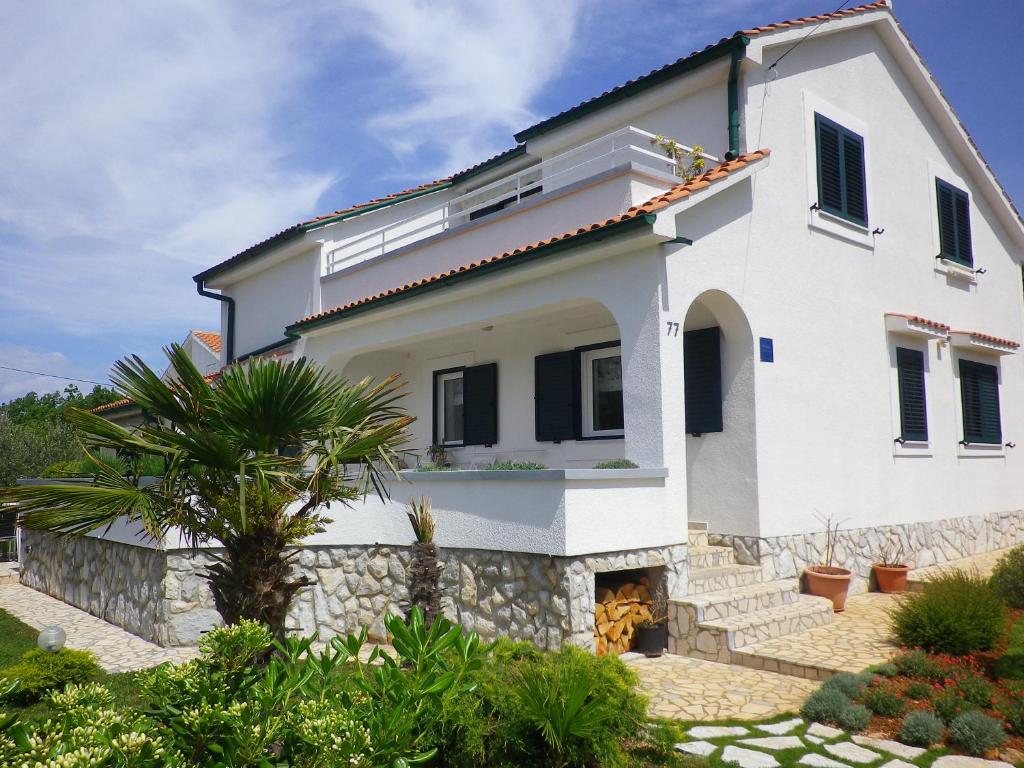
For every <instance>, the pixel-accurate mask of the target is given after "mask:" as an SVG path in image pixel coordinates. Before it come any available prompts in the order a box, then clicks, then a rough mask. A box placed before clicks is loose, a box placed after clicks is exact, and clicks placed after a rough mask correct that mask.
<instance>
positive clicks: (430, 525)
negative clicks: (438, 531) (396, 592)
mask: <svg viewBox="0 0 1024 768" xmlns="http://www.w3.org/2000/svg"><path fill="white" fill-rule="evenodd" d="M406 515H407V516H408V517H409V522H410V523H411V524H412V531H413V533H414V534H415V536H416V541H415V542H413V545H412V564H411V565H410V567H409V607H410V610H415V609H416V608H419V609H420V610H421V611H423V622H424V624H425V626H426V627H427V628H428V629H429V628H430V626H431V625H432V624H433V623H434V619H435V618H436V617H437V615H438V614H439V613H440V612H441V564H440V563H438V561H437V545H436V544H435V543H434V530H435V528H436V521H435V520H434V514H433V512H431V510H430V498H429V497H427V496H420V497H418V498H415V499H412V500H411V501H410V502H409V509H408V511H407V512H406Z"/></svg>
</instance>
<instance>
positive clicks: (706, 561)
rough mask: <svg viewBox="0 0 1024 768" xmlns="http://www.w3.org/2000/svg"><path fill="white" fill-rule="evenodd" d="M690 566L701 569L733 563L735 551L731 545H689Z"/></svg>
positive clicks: (734, 562)
mask: <svg viewBox="0 0 1024 768" xmlns="http://www.w3.org/2000/svg"><path fill="white" fill-rule="evenodd" d="M688 552H689V556H690V568H691V569H693V570H702V569H705V568H719V567H721V566H723V565H735V564H736V561H735V552H734V551H733V548H732V547H712V546H693V545H691V546H690V547H689V550H688Z"/></svg>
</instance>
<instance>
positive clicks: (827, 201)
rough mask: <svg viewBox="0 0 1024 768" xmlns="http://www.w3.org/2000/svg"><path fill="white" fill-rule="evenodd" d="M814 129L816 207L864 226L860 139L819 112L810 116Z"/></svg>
mask: <svg viewBox="0 0 1024 768" xmlns="http://www.w3.org/2000/svg"><path fill="white" fill-rule="evenodd" d="M814 130H815V135H816V137H817V152H818V206H819V207H820V208H821V209H822V210H823V211H827V212H829V213H832V214H835V215H836V216H841V217H842V218H844V219H848V220H850V221H853V222H856V223H858V224H862V225H864V226H867V223H868V196H867V181H866V176H865V171H864V139H863V138H862V137H861V136H859V135H858V134H856V133H854V132H853V131H850V130H847V129H846V128H843V127H842V126H841V125H838V124H836V123H833V122H832V121H831V120H829V119H828V118H826V117H822V116H821V115H819V114H815V115H814Z"/></svg>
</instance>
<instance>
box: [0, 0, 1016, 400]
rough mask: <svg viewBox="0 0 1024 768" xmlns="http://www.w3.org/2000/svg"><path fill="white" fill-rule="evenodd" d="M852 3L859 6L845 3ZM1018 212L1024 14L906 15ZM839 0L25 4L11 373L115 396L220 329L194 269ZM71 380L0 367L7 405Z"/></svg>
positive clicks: (17, 25)
mask: <svg viewBox="0 0 1024 768" xmlns="http://www.w3.org/2000/svg"><path fill="white" fill-rule="evenodd" d="M856 2H857V0H854V2H851V3H850V5H855V4H856ZM894 4H895V9H896V14H897V16H898V18H899V19H900V21H901V22H902V23H903V25H904V26H905V28H906V29H907V31H908V33H909V34H910V36H911V38H912V39H913V40H914V42H915V43H916V45H917V46H918V48H919V50H920V51H921V53H922V55H923V56H924V59H925V62H926V63H927V64H928V65H929V67H930V68H931V70H932V72H933V73H934V74H935V76H936V79H937V80H938V82H939V84H940V86H941V87H942V88H943V90H944V91H945V93H946V95H947V97H948V98H949V99H950V101H951V102H952V104H953V106H954V108H955V109H956V110H957V112H958V114H959V115H960V117H961V119H962V120H963V122H964V123H965V124H966V126H967V128H968V130H970V131H971V133H972V134H973V136H974V138H975V140H976V142H977V143H978V145H979V147H980V148H981V150H982V152H983V153H984V155H985V156H986V158H987V159H988V160H989V162H990V164H991V165H992V167H993V168H994V170H995V172H996V174H997V176H998V177H999V179H1000V181H1001V182H1002V183H1003V185H1004V186H1005V187H1006V188H1007V190H1008V191H1009V193H1010V195H1011V197H1012V198H1013V199H1014V200H1015V201H1016V202H1017V204H1018V207H1021V204H1022V203H1024V161H1022V157H1024V154H1022V153H1020V152H1019V151H1017V145H1018V144H1019V142H1020V126H1021V125H1024V74H1022V71H1021V67H1020V64H1019V61H1018V57H1017V56H1016V53H1017V49H1018V46H1019V44H1018V41H1017V39H1016V32H1017V30H1018V29H1019V27H1020V23H1021V21H1022V20H1024V5H1021V4H1020V3H1019V2H1017V0H981V1H979V2H975V3H971V4H969V5H968V4H965V3H962V2H960V0H895V3H894ZM836 5H838V2H837V1H836V0H833V1H832V2H830V3H827V2H824V0H775V1H774V2H772V3H766V2H763V0H761V1H760V2H757V1H756V0H716V1H715V2H695V1H687V2H675V3H671V2H666V3H662V4H661V5H660V6H659V9H658V11H657V12H656V13H652V12H651V7H650V5H649V4H643V3H618V2H610V0H592V1H590V2H584V1H583V0H560V1H559V2H550V0H509V1H508V2H502V3H493V2H488V1H487V0H478V1H477V2H468V1H463V2H459V1H456V0H452V1H451V2H438V1H436V0H435V1H432V2H427V1H426V0H420V1H419V2H417V1H416V0H392V1H391V2H388V3H381V2H374V0H337V1H331V2H328V1H327V0H317V1H314V0H306V1H305V2H300V3H287V2H283V1H282V2H269V1H263V2H261V1H260V0H252V1H250V2H245V3H243V2H236V3H209V2H207V0H161V1H159V2H158V1H156V0H145V1H142V2H137V3H132V4H129V5H128V6H125V5H123V4H120V3H115V2H113V1H112V0H111V1H110V2H105V3H104V2H98V3H89V4H86V3H78V4H68V3H64V2H60V1H59V0H42V1H41V2H36V3H16V4H13V5H10V6H9V7H8V8H7V9H6V10H5V19H4V25H3V26H2V27H0V103H2V104H4V105H5V108H4V110H3V113H2V115H0V148H2V149H0V152H2V153H3V162H2V163H0V365H3V366H9V367H16V368H25V369H31V370H36V371H44V372H48V373H54V374H59V375H63V376H76V377H82V378H85V379H91V380H96V381H105V380H106V372H107V371H108V370H109V367H110V364H111V363H112V362H113V361H114V360H116V359H118V358H120V357H123V356H125V355H127V354H130V353H139V354H141V355H142V356H143V357H144V358H146V359H147V360H149V361H151V362H152V363H154V364H156V365H160V364H161V362H162V356H161V354H160V348H161V346H163V345H164V344H167V343H169V342H171V341H175V340H180V339H182V338H183V337H184V336H185V334H186V333H187V331H188V329H189V328H214V329H215V328H216V318H217V310H216V306H215V302H213V301H211V300H208V299H202V298H200V297H199V296H197V295H196V293H195V289H194V285H193V283H192V281H191V275H193V274H195V273H196V272H199V271H201V270H202V269H203V268H205V267H207V266H210V265H212V264H214V263H216V262H218V261H221V260H222V259H224V258H227V257H229V256H231V255H233V254H234V253H236V252H237V251H239V250H241V249H243V248H245V247H246V246H248V245H250V244H252V243H254V242H257V241H259V240H262V239H264V238H265V237H266V236H268V235H270V234H272V233H274V232H276V231H279V230H280V229H282V228H283V227H285V226H288V225H289V224H292V223H294V222H296V221H299V220H301V219H303V218H306V217H307V216H309V215H312V214H316V213H323V212H326V211H330V210H334V209H336V208H340V207H343V206H345V205H348V204H351V203H353V202H358V201H361V200H366V199H369V198H372V197H375V196H379V195H382V194H387V193H388V192H391V191H395V190H397V189H401V188H404V187H407V186H412V185H415V184H418V183H421V182H423V181H425V180H429V179H433V178H437V177H440V176H444V175H446V174H447V173H449V172H450V171H452V170H457V169H459V168H463V167H466V166H469V165H472V164H474V163H475V162H477V161H479V160H481V159H484V158H486V157H489V156H490V155H492V154H494V153H496V152H498V151H500V150H502V149H505V148H507V147H509V146H511V145H512V143H513V139H512V134H513V133H514V132H515V131H517V130H520V129H522V128H525V127H527V126H529V125H531V124H532V123H534V122H536V121H537V120H538V119H540V118H543V117H546V116H548V115H550V114H554V113H556V112H559V111H561V110H562V109H564V108H566V107H567V106H571V105H573V104H575V103H577V102H579V101H581V100H583V99H585V98H589V97H591V96H593V95H596V94H597V93H600V92H601V91H603V90H605V89H607V88H609V87H611V86H613V85H616V84H619V83H621V82H623V81H625V80H627V79H629V78H631V77H635V76H637V75H639V74H643V73H645V72H647V71H649V70H651V69H654V68H655V67H658V66H661V65H662V64H665V63H667V62H669V61H672V60H674V59H676V58H679V57H680V56H682V55H685V54H686V53H689V52H690V51H692V50H694V49H697V48H700V47H703V46H704V45H706V44H708V43H710V42H714V41H716V40H718V39H719V38H720V37H723V36H726V35H729V34H731V33H732V32H734V31H735V30H737V29H742V28H746V27H749V26H752V25H758V24H766V23H770V22H772V21H778V20H781V19H786V18H793V17H796V16H804V15H810V14H817V13H824V12H828V11H831V10H834V8H835V6H836ZM65 383H66V382H63V381H61V380H57V379H49V378H40V377H35V376H29V375H26V374H19V373H13V372H9V371H4V370H0V401H3V400H7V399H9V398H11V397H15V396H17V395H19V394H22V393H24V392H26V391H28V390H30V389H35V390H37V391H44V390H52V389H59V388H62V387H63V386H64V384H65Z"/></svg>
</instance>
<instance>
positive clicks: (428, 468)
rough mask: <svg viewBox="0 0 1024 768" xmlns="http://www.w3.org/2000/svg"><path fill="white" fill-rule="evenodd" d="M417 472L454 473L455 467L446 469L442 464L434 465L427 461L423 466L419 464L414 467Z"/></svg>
mask: <svg viewBox="0 0 1024 768" xmlns="http://www.w3.org/2000/svg"><path fill="white" fill-rule="evenodd" d="M416 471H417V472H454V471H455V467H448V466H445V465H444V464H435V463H434V462H432V461H428V462H426V463H425V464H420V465H419V466H418V467H416Z"/></svg>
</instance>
